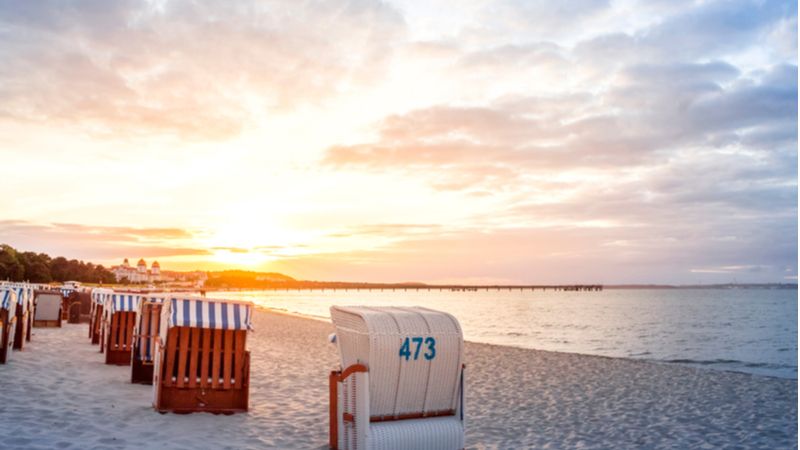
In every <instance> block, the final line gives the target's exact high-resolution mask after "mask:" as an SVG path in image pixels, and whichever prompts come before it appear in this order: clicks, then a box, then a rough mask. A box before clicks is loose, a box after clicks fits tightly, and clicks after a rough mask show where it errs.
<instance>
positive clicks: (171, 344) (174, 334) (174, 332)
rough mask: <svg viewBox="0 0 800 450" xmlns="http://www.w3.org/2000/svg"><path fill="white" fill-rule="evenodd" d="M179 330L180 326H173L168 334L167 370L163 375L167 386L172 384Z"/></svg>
mask: <svg viewBox="0 0 800 450" xmlns="http://www.w3.org/2000/svg"><path fill="white" fill-rule="evenodd" d="M179 330H180V328H172V329H170V330H169V334H168V335H167V354H166V358H165V359H166V361H165V362H166V363H167V366H166V367H167V372H166V373H165V374H164V377H163V380H164V385H165V386H172V371H173V370H172V369H173V368H174V367H175V347H176V346H177V341H178V337H179V336H178V332H179Z"/></svg>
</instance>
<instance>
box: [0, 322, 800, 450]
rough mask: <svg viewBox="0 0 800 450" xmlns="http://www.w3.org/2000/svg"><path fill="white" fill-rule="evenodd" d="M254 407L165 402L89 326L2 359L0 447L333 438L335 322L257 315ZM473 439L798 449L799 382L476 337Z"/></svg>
mask: <svg viewBox="0 0 800 450" xmlns="http://www.w3.org/2000/svg"><path fill="white" fill-rule="evenodd" d="M254 325H255V327H256V330H257V331H256V332H255V333H254V334H253V335H252V338H251V340H250V341H249V348H250V350H251V352H252V354H251V360H252V367H251V374H250V377H251V388H250V408H251V411H250V412H249V413H247V414H237V415H234V416H223V415H212V414H207V413H204V414H191V415H175V414H165V415H162V414H159V413H157V412H155V411H154V410H153V409H152V407H151V398H152V395H151V392H152V388H151V387H149V386H143V385H132V384H130V382H129V379H130V368H129V367H114V366H107V365H105V364H103V357H102V355H101V354H100V353H99V352H98V347H97V346H92V345H90V343H89V339H88V338H87V337H86V333H87V325H86V324H81V325H68V324H65V325H64V328H62V329H41V328H36V329H34V337H33V342H31V343H29V345H28V346H27V347H26V349H25V351H24V352H22V353H20V352H15V354H14V355H12V359H11V361H10V363H9V364H7V365H5V366H0V392H2V394H0V395H2V402H0V448H9V449H14V448H25V449H28V448H43V449H44V448H48V449H49V448H74V449H91V448H98V449H99V448H175V449H179V448H186V449H194V448H326V445H327V439H328V437H327V433H328V409H327V408H328V386H327V375H328V372H329V371H330V370H331V369H332V368H335V367H336V365H337V356H336V352H335V348H334V347H333V346H332V345H330V344H328V343H327V339H326V337H327V335H328V333H330V332H331V331H332V326H331V325H330V324H327V323H324V322H319V321H313V320H309V319H304V318H299V317H293V316H286V315H281V314H276V313H271V312H266V311H259V312H258V313H257V314H256V315H255V323H254ZM466 358H467V365H468V367H467V382H468V388H467V389H468V391H467V444H468V447H470V448H526V447H537V448H712V447H722V446H727V447H734V448H737V447H738V448H765V449H767V448H768V449H776V448H797V382H796V380H781V379H773V378H765V377H757V376H752V375H745V374H736V373H725V372H715V371H710V370H702V369H694V368H689V367H679V366H667V365H660V364H653V363H647V362H638V361H630V360H624V359H612V358H600V357H592V356H581V355H572V354H565V353H552V352H543V351H535V350H522V349H514V348H508V347H499V346H490V345H483V344H471V343H470V344H467V355H466Z"/></svg>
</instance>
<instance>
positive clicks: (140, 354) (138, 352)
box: [131, 296, 164, 384]
mask: <svg viewBox="0 0 800 450" xmlns="http://www.w3.org/2000/svg"><path fill="white" fill-rule="evenodd" d="M163 303H164V297H160V296H142V298H141V300H140V301H139V307H138V308H137V309H136V325H135V326H134V333H133V356H132V359H131V383H139V384H153V363H154V361H155V353H156V341H157V340H158V331H159V326H160V323H161V306H162V305H163Z"/></svg>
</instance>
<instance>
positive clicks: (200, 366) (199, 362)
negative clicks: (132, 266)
mask: <svg viewBox="0 0 800 450" xmlns="http://www.w3.org/2000/svg"><path fill="white" fill-rule="evenodd" d="M252 316H253V304H252V303H251V302H242V301H231V300H220V299H211V298H205V297H174V296H170V297H169V298H168V300H167V301H165V302H164V304H163V306H162V308H161V320H160V323H159V327H160V332H159V339H158V340H157V341H156V350H155V357H156V359H155V365H154V370H153V407H154V408H155V409H156V410H158V411H159V412H167V411H172V412H178V413H189V412H198V411H206V412H214V413H226V414H228V413H234V412H243V411H247V409H248V406H249V397H250V352H249V351H247V333H248V332H249V331H250V330H251V329H252V326H251V318H252Z"/></svg>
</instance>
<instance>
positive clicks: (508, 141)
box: [0, 0, 798, 284]
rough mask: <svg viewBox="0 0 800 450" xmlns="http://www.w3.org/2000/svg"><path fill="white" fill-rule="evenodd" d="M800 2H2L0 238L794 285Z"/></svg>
mask: <svg viewBox="0 0 800 450" xmlns="http://www.w3.org/2000/svg"><path fill="white" fill-rule="evenodd" d="M797 29H798V25H797V4H796V2H789V1H682V0H670V1H661V0H648V1H632V0H620V1H592V0H575V1H570V2H553V1H545V0H541V1H540V0H531V1H511V0H506V1H504V0H501V1H488V0H467V1H463V2H448V1H438V0H426V1H417V2H412V1H389V2H374V1H366V0H357V1H342V0H332V1H325V2H311V1H294V0H292V1H229V0H225V1H208V2H193V1H183V0H177V1H171V0H166V1H164V0H162V1H143V2H140V1H118V2H107V1H105V0H90V1H68V0H66V1H61V0H58V1H57V0H53V1H41V2H17V1H8V0H0V61H2V63H0V168H2V175H1V176H0V188H2V191H3V192H4V195H2V196H0V242H3V243H7V244H9V245H12V246H14V247H16V248H18V249H21V250H31V251H37V252H46V253H49V254H51V255H54V256H55V255H64V256H67V257H70V258H77V259H83V260H90V261H92V262H95V263H103V264H106V265H112V264H119V263H120V262H121V261H122V259H123V258H130V259H132V260H133V261H135V260H138V259H139V258H145V259H146V260H147V261H148V263H151V262H152V261H153V260H156V259H157V260H158V261H159V263H160V264H161V267H162V268H163V269H167V270H189V269H195V268H196V269H204V270H220V269H224V268H239V269H246V270H263V271H279V272H283V273H286V274H288V275H291V276H294V277H296V278H302V279H315V280H348V281H356V280H361V281H386V282H402V281H422V282H440V283H441V282H459V283H605V284H612V283H613V284H616V283H684V284H686V283H719V282H722V283H726V282H741V283H743V282H796V280H797V249H798V242H797V229H798V223H797V204H798V199H797V189H798V187H797V167H798V165H797V151H798V147H797V144H798V141H797V108H798V105H797V77H798V73H797V40H798V36H797Z"/></svg>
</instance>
